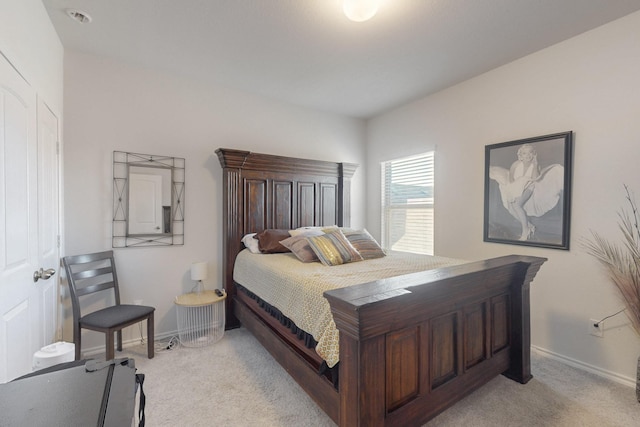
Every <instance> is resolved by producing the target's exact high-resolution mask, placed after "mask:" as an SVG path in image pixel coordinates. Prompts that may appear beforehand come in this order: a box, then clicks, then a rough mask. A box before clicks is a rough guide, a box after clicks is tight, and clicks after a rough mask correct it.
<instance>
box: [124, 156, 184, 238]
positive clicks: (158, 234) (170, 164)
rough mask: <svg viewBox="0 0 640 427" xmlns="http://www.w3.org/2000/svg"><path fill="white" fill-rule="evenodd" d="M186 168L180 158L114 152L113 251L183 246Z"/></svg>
mask: <svg viewBox="0 0 640 427" xmlns="http://www.w3.org/2000/svg"><path fill="white" fill-rule="evenodd" d="M184 167H185V160H184V159H183V158H179V157H167V156H155V155H151V154H138V153H128V152H124V151H114V152H113V238H112V246H113V247H114V248H125V247H132V246H170V245H182V244H184V175H185V174H184Z"/></svg>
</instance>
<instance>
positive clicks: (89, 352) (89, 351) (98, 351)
mask: <svg viewBox="0 0 640 427" xmlns="http://www.w3.org/2000/svg"><path fill="white" fill-rule="evenodd" d="M177 336H178V331H177V330H176V331H172V332H165V333H162V334H159V335H155V336H154V342H155V343H159V342H162V341H163V340H166V339H171V338H172V337H177ZM143 338H144V339H146V338H147V337H146V336H144V337H141V338H132V339H129V340H122V348H123V349H125V348H127V347H134V346H136V345H140V340H141V339H143ZM104 352H105V349H104V345H101V346H97V347H91V348H86V349H83V350H82V357H85V358H86V357H92V356H95V355H103V354H104ZM116 357H117V351H116Z"/></svg>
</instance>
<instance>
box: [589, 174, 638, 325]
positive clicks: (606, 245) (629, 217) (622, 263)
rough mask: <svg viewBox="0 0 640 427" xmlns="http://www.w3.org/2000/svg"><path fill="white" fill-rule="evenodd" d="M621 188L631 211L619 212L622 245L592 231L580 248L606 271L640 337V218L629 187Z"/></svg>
mask: <svg viewBox="0 0 640 427" xmlns="http://www.w3.org/2000/svg"><path fill="white" fill-rule="evenodd" d="M624 188H625V191H626V193H627V195H626V200H627V202H628V204H629V206H630V210H631V212H628V211H626V210H624V209H623V210H621V211H620V212H619V213H618V218H619V223H618V227H619V229H620V231H621V232H622V242H621V243H620V244H616V243H611V242H610V241H608V240H607V239H605V238H604V237H602V236H601V235H600V234H598V233H596V232H595V231H592V232H591V236H592V238H591V239H589V240H586V241H585V242H584V243H583V246H584V247H585V249H586V250H587V252H588V253H589V254H590V255H592V256H593V257H595V258H596V260H597V261H598V262H599V263H600V265H601V266H603V267H604V268H605V271H606V273H607V275H608V276H609V279H610V280H611V281H612V282H613V284H614V285H615V286H616V288H617V289H618V291H619V293H620V296H621V297H622V300H623V302H624V304H625V307H626V313H627V316H628V317H629V320H631V325H632V327H633V329H634V330H635V331H636V333H637V334H638V335H640V225H639V224H640V215H639V213H638V209H637V205H636V202H635V200H634V198H633V197H632V194H631V192H630V190H629V187H627V186H626V185H625V186H624Z"/></svg>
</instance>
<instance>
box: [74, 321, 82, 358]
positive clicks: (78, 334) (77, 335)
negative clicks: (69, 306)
mask: <svg viewBox="0 0 640 427" xmlns="http://www.w3.org/2000/svg"><path fill="white" fill-rule="evenodd" d="M73 344H74V345H75V347H76V349H75V350H76V359H75V360H80V347H81V344H82V331H81V328H80V325H79V324H78V323H74V325H73Z"/></svg>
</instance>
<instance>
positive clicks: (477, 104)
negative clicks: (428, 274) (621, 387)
mask: <svg viewBox="0 0 640 427" xmlns="http://www.w3.org/2000/svg"><path fill="white" fill-rule="evenodd" d="M638 40H640V13H635V14H632V15H629V16H627V17H625V18H622V19H620V20H618V21H615V22H613V23H610V24H608V25H606V26H603V27H600V28H597V29H595V30H592V31H590V32H588V33H585V34H582V35H580V36H578V37H575V38H573V39H571V40H568V41H566V42H563V43H560V44H558V45H555V46H552V47H550V48H548V49H545V50H543V51H540V52H538V53H535V54H533V55H530V56H527V57H525V58H522V59H520V60H518V61H515V62H513V63H511V64H508V65H506V66H503V67H501V68H498V69H496V70H493V71H491V72H489V73H486V74H484V75H481V76H479V77H477V78H474V79H471V80H469V81H466V82H464V83H462V84H459V85H457V86H455V87H452V88H449V89H447V90H444V91H442V92H440V93H437V94H435V95H433V96H429V97H426V98H423V99H421V100H419V101H417V102H415V103H412V104H410V105H406V106H403V107H401V108H399V109H397V110H395V111H392V112H389V113H388V114H385V115H382V116H379V117H377V118H375V119H373V120H371V121H370V122H369V123H368V129H367V130H368V136H367V138H368V145H367V170H368V172H367V173H368V177H367V180H368V182H369V183H370V186H369V188H368V193H367V206H368V209H367V212H368V217H367V226H368V227H369V228H370V229H371V230H372V232H373V231H375V232H377V235H379V233H380V232H379V230H380V221H379V215H378V214H377V213H378V212H379V211H380V208H379V206H380V192H379V188H380V187H379V185H380V177H379V174H380V173H379V168H380V166H379V163H380V162H381V161H383V160H388V159H391V158H396V157H400V156H404V155H409V154H415V153H420V152H423V151H426V150H427V149H429V148H430V147H433V146H437V149H436V230H437V231H436V236H435V244H436V249H435V250H436V253H437V254H438V255H444V256H451V257H458V258H466V259H478V258H488V257H493V256H499V255H504V254H509V253H520V254H526V255H535V256H542V257H547V258H548V259H549V260H548V262H547V263H546V264H545V265H543V266H542V268H541V270H540V272H539V274H538V276H537V277H536V279H535V280H534V282H533V284H532V287H531V320H532V334H533V336H532V343H533V345H534V346H537V347H539V348H542V349H545V350H547V351H549V352H551V353H553V354H555V355H558V356H561V357H564V358H566V359H568V360H571V361H575V362H576V363H579V364H584V365H585V366H586V367H589V368H593V369H596V370H600V371H601V373H610V374H611V375H613V376H619V377H620V378H619V379H621V380H622V381H625V380H628V381H629V382H632V381H633V378H635V370H636V361H637V358H638V356H640V337H638V336H637V335H636V334H635V333H634V332H633V330H632V329H631V328H630V327H629V326H628V320H627V318H626V317H625V316H624V315H619V316H616V317H615V318H612V319H610V320H607V321H606V322H605V334H604V338H596V337H593V336H590V335H588V334H587V327H588V320H589V319H590V318H596V319H599V318H603V317H605V316H606V315H609V314H613V313H615V312H616V311H618V310H619V309H620V308H621V307H622V304H621V302H620V300H619V299H618V298H617V294H616V292H614V288H613V285H611V284H610V283H609V282H608V280H607V279H606V277H605V275H604V274H603V272H602V271H601V270H600V269H599V268H598V266H597V265H596V263H595V261H594V260H593V259H592V258H591V257H590V256H588V255H587V254H586V253H585V251H584V249H582V248H581V246H580V243H579V242H580V239H584V238H585V237H587V236H588V235H589V230H590V229H595V230H598V231H600V232H602V233H603V234H605V235H606V236H608V237H611V238H612V239H615V238H618V236H619V235H618V234H617V230H616V221H617V217H616V211H617V210H618V209H619V208H621V207H622V206H623V205H624V203H625V200H624V195H625V194H624V189H623V183H626V184H629V185H630V186H631V187H632V188H634V189H635V191H636V194H637V195H638V197H640V168H639V167H638V164H639V163H638V162H639V159H640V156H639V155H640V116H639V114H640V43H638ZM569 130H572V131H574V137H575V155H574V174H573V196H572V198H573V202H572V210H573V212H572V215H571V250H570V251H561V250H550V249H540V248H529V247H523V246H510V245H504V244H496V243H484V242H483V239H482V236H483V228H482V224H483V203H484V200H483V193H484V146H485V145H489V144H495V143H500V142H505V141H511V140H516V139H522V138H528V137H534V136H540V135H547V134H551V133H556V132H563V131H569ZM534 375H535V372H534Z"/></svg>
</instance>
